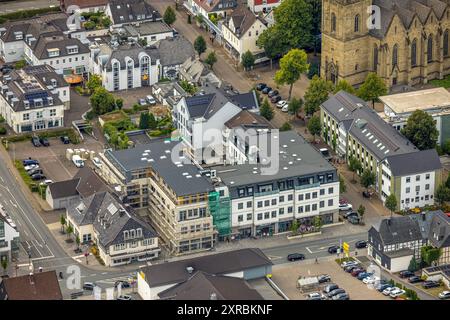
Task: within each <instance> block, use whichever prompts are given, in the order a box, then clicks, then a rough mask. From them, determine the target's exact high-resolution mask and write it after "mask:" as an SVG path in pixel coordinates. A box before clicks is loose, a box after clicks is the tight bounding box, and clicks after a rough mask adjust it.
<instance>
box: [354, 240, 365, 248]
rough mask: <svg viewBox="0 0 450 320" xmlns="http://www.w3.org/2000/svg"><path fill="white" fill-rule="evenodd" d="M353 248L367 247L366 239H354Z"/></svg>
mask: <svg viewBox="0 0 450 320" xmlns="http://www.w3.org/2000/svg"><path fill="white" fill-rule="evenodd" d="M355 248H357V249H363V248H367V241H365V240H359V241H356V242H355Z"/></svg>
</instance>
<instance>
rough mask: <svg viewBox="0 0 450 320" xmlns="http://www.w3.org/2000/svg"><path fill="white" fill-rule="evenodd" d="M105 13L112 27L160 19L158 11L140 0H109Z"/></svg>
mask: <svg viewBox="0 0 450 320" xmlns="http://www.w3.org/2000/svg"><path fill="white" fill-rule="evenodd" d="M105 14H106V15H108V16H109V17H110V18H111V21H112V28H114V29H115V28H121V27H122V26H124V25H128V24H139V23H142V22H146V21H160V20H162V17H161V15H160V14H159V12H158V11H156V9H154V8H153V7H152V6H151V5H150V4H148V3H147V2H146V1H142V0H109V2H108V4H107V6H106V10H105Z"/></svg>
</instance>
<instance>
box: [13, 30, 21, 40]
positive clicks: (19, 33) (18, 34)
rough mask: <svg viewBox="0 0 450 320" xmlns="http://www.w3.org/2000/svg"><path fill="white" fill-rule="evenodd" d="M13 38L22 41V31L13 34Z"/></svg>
mask: <svg viewBox="0 0 450 320" xmlns="http://www.w3.org/2000/svg"><path fill="white" fill-rule="evenodd" d="M14 37H15V38H16V40H22V39H23V32H22V31H16V32H14Z"/></svg>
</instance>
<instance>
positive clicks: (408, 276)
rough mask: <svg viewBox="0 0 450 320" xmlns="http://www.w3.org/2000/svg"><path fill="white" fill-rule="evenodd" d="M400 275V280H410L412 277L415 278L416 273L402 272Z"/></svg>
mask: <svg viewBox="0 0 450 320" xmlns="http://www.w3.org/2000/svg"><path fill="white" fill-rule="evenodd" d="M399 275H400V278H410V277H412V276H415V274H414V272H411V271H409V270H403V271H400V273H399Z"/></svg>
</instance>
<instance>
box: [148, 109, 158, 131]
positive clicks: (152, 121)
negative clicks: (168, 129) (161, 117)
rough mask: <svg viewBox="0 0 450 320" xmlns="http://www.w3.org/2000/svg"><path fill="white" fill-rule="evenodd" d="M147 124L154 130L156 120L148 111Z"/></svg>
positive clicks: (156, 126) (156, 125) (156, 123)
mask: <svg viewBox="0 0 450 320" xmlns="http://www.w3.org/2000/svg"><path fill="white" fill-rule="evenodd" d="M148 126H149V128H150V129H152V130H155V129H156V128H158V121H156V119H155V116H154V115H153V113H150V114H149V116H148Z"/></svg>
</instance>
